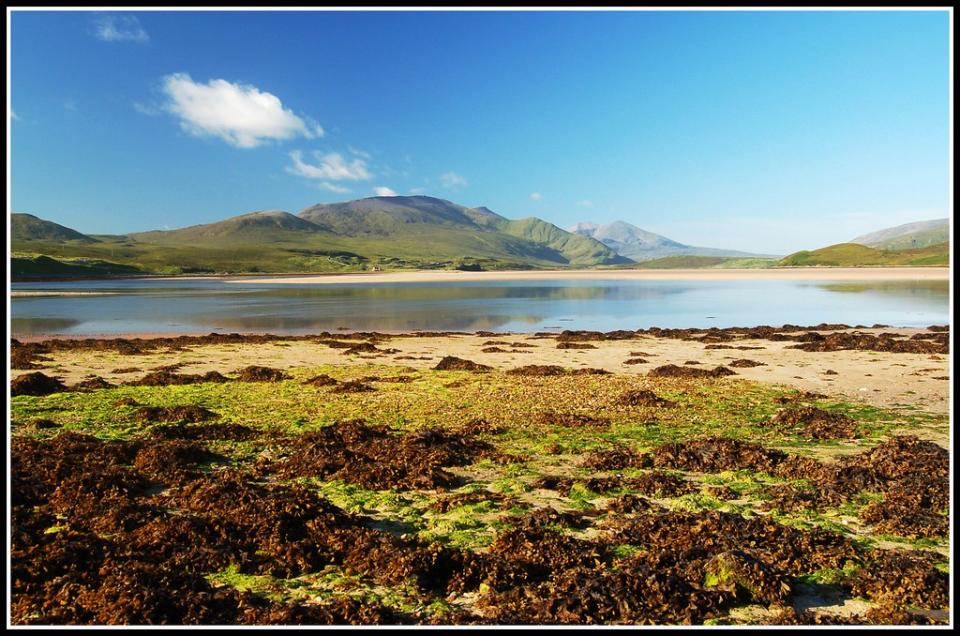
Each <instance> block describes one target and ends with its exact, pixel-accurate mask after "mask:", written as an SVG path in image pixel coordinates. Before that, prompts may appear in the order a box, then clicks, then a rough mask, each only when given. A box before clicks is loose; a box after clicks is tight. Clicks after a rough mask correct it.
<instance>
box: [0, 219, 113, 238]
mask: <svg viewBox="0 0 960 636" xmlns="http://www.w3.org/2000/svg"><path fill="white" fill-rule="evenodd" d="M10 240H11V241H20V242H22V241H77V242H80V243H96V242H97V240H96V239H94V238H92V237H89V236H87V235H86V234H81V233H80V232H77V231H76V230H71V229H70V228H68V227H64V226H63V225H59V224H57V223H54V222H53V221H45V220H43V219H41V218H39V217H36V216H34V215H32V214H24V213H22V212H15V213H13V214H11V215H10Z"/></svg>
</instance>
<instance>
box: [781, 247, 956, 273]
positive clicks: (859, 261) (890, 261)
mask: <svg viewBox="0 0 960 636" xmlns="http://www.w3.org/2000/svg"><path fill="white" fill-rule="evenodd" d="M949 250H950V248H949V244H948V243H941V244H939V245H931V246H928V247H924V248H920V249H910V250H891V251H886V250H877V249H873V248H872V247H867V246H865V245H859V244H857V243H840V244H838V245H831V246H829V247H824V248H821V249H818V250H813V251H802V252H796V253H794V254H790V255H789V256H786V257H784V258H783V259H782V260H781V261H780V262H778V263H777V266H778V267H804V266H829V267H884V266H886V267H890V266H944V265H948V264H949V260H950V252H949Z"/></svg>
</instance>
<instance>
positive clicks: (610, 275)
mask: <svg viewBox="0 0 960 636" xmlns="http://www.w3.org/2000/svg"><path fill="white" fill-rule="evenodd" d="M105 280H110V281H137V280H143V281H179V280H214V281H216V280H219V281H223V282H226V283H240V284H243V283H249V284H271V285H273V284H298V285H305V284H318V283H319V284H332V283H345V284H351V283H353V284H355V283H400V282H403V283H406V282H424V283H429V282H448V281H455V282H456V281H468V282H469V281H481V280H488V281H502V280H506V281H510V280H950V268H949V267H940V266H936V267H775V268H758V269H734V268H730V269H551V270H502V271H483V272H468V271H460V270H433V269H418V270H405V271H397V272H325V273H317V274H302V273H291V274H209V275H189V274H187V275H182V276H162V275H157V276H151V275H146V276H115V277H113V276H111V277H97V278H36V279H25V280H12V281H11V284H12V285H29V284H31V283H40V284H42V283H51V282H56V283H63V282H73V283H84V282H89V281H105ZM10 293H11V295H25V293H24V292H14V291H12V288H11V291H10ZM56 293H57V292H55V291H51V292H50V294H56ZM66 293H67V292H64V294H66Z"/></svg>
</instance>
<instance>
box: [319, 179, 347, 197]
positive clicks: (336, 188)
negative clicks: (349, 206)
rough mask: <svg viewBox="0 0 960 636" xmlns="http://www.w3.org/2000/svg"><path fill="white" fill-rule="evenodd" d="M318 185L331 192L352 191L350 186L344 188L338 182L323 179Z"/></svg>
mask: <svg viewBox="0 0 960 636" xmlns="http://www.w3.org/2000/svg"><path fill="white" fill-rule="evenodd" d="M317 186H318V187H320V188H322V189H324V190H329V191H330V192H339V193H340V194H343V193H344V192H350V188H344V187H343V186H338V185H337V184H335V183H330V182H328V181H321V182H320V183H318V184H317Z"/></svg>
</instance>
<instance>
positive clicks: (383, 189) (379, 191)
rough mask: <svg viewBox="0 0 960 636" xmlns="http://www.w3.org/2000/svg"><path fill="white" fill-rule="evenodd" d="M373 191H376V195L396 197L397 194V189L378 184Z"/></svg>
mask: <svg viewBox="0 0 960 636" xmlns="http://www.w3.org/2000/svg"><path fill="white" fill-rule="evenodd" d="M373 191H374V193H376V195H377V196H378V197H395V196H397V193H396V191H395V190H391V189H390V188H388V187H387V186H377V187H376V188H374V189H373Z"/></svg>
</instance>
